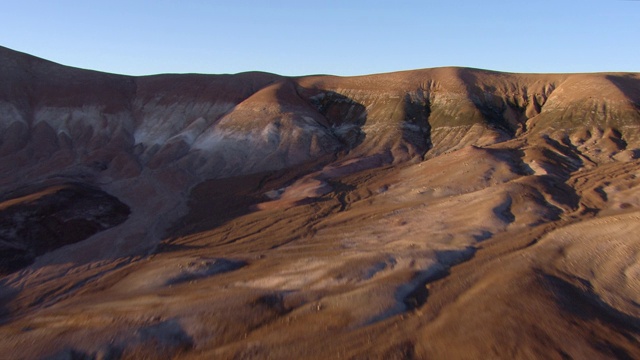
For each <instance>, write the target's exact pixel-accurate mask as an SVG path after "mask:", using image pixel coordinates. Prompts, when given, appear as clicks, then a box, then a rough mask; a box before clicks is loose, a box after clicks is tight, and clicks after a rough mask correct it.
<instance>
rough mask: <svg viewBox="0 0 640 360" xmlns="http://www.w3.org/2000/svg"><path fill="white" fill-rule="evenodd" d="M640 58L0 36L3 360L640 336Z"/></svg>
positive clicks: (608, 345) (637, 353) (358, 354)
mask: <svg viewBox="0 0 640 360" xmlns="http://www.w3.org/2000/svg"><path fill="white" fill-rule="evenodd" d="M639 158H640V74H634V73H601V74H600V73H599V74H564V75H563V74H549V75H545V74H535V75H534V74H509V73H499V72H491V71H485V70H478V69H466V68H437V69H425V70H414V71H406V72H397V73H389V74H379V75H370V76H360V77H335V76H308V77H299V78H289V77H282V76H278V75H273V74H266V73H243V74H236V75H197V74H181V75H179V74H173V75H172V74H169V75H155V76H146V77H128V76H121V75H114V74H106V73H99V72H93V71H87V70H82V69H75V68H70V67H65V66H62V65H59V64H55V63H51V62H48V61H46V60H43V59H39V58H35V57H32V56H30V55H27V54H22V53H18V52H15V51H12V50H10V49H6V48H2V47H0V353H1V354H2V356H5V357H8V358H12V359H41V358H44V359H47V358H52V359H77V358H81V359H84V358H89V359H93V358H95V359H139V358H149V359H155V358H158V359H165V358H177V359H183V358H184V359H192V358H193V359H195V358H210V359H266V358H270V359H375V358H380V359H488V358H501V359H513V358H519V359H520V358H524V359H527V358H531V359H538V358H545V359H571V358H573V359H598V358H604V359H606V358H619V359H633V358H640V159H639Z"/></svg>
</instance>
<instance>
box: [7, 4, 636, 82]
mask: <svg viewBox="0 0 640 360" xmlns="http://www.w3.org/2000/svg"><path fill="white" fill-rule="evenodd" d="M0 4H1V7H0V24H1V30H0V45H2V46H5V47H8V48H11V49H14V50H19V51H23V52H26V53H29V54H32V55H36V56H39V57H43V58H46V59H49V60H52V61H55V62H59V63H62V64H65V65H71V66H76V67H82V68H89V69H94V70H100V71H107V72H113V73H120V74H130V75H143V74H156V73H167V72H171V73H187V72H193V73H237V72H244V71H253V70H259V71H267V72H273V73H278V74H282V75H306V74H335V75H359V74H371V73H380V72H390V71H397V70H409V69H418V68H429V67H439V66H468V67H476V68H484V69H492V70H500V71H510V72H597V71H633V72H640V1H633V0H575V1H569V0H553V1H548V0H536V1H514V0H508V1H507V0H505V1H498V0H487V1H482V0H476V1H470V0H457V1H445V0H434V1H428V0H423V1H412V0H410V1H402V0H395V1H391V0H389V1H382V0H368V1H349V0H342V1H333V0H325V1H318V0H314V1H305V0H298V1H289V0H271V1H266V0H265V1H248V0H247V1H242V0H235V1H231V0H230V1H216V0H181V1H178V0H152V1H151V0H150V1H142V0H108V1H107V0H103V1H92V0H57V1H50V0H41V1H36V0H3V1H0Z"/></svg>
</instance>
